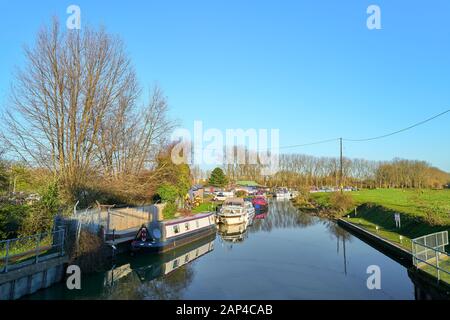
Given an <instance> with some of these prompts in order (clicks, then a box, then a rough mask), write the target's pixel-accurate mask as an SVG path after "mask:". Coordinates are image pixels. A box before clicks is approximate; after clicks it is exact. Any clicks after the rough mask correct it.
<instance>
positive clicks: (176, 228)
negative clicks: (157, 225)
mask: <svg viewBox="0 0 450 320" xmlns="http://www.w3.org/2000/svg"><path fill="white" fill-rule="evenodd" d="M173 232H174V233H179V232H180V228H179V226H178V225H177V224H176V225H174V226H173Z"/></svg>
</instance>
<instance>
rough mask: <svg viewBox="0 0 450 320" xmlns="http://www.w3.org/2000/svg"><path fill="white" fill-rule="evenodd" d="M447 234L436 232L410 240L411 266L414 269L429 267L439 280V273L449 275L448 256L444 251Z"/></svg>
mask: <svg viewBox="0 0 450 320" xmlns="http://www.w3.org/2000/svg"><path fill="white" fill-rule="evenodd" d="M446 245H448V232H447V231H442V232H436V233H433V234H429V235H426V236H423V237H419V238H416V239H413V240H412V256H413V264H414V266H415V267H416V268H423V267H425V266H430V267H432V268H433V269H434V271H435V272H436V276H437V278H438V280H441V272H444V273H446V274H447V275H450V254H449V253H447V252H446V251H445V246H446Z"/></svg>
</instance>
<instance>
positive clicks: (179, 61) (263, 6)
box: [0, 0, 450, 171]
mask: <svg viewBox="0 0 450 320" xmlns="http://www.w3.org/2000/svg"><path fill="white" fill-rule="evenodd" d="M71 4H76V5H79V6H80V7H81V17H82V25H83V24H86V23H89V24H90V25H93V26H99V25H103V26H105V27H106V29H107V30H108V31H109V32H111V33H114V34H118V35H120V37H121V38H122V39H123V40H124V41H125V43H126V45H127V51H128V53H129V55H130V56H131V58H132V60H133V63H134V66H135V68H136V70H137V72H138V76H139V80H140V81H141V84H142V85H143V86H144V87H145V86H150V85H152V84H153V83H154V82H158V83H159V84H160V85H161V87H162V88H163V89H164V90H165V93H166V95H167V96H168V98H169V102H170V106H171V112H172V114H173V116H175V117H177V118H179V119H180V120H181V124H182V126H183V127H186V128H189V129H190V128H192V126H193V122H194V120H202V121H203V122H204V126H205V127H206V128H219V129H222V130H225V129H227V128H243V129H246V128H256V129H258V128H267V129H271V128H279V129H280V137H281V142H280V144H281V145H292V144H302V143H308V142H311V141H316V140H322V139H329V138H335V137H336V138H337V137H341V136H342V137H344V138H356V139H357V138H365V137H370V136H374V135H381V134H384V133H387V132H390V131H395V130H397V129H401V128H402V127H406V126H408V125H411V124H413V123H415V122H418V121H420V120H423V119H425V118H428V117H430V116H432V115H434V114H437V113H439V112H442V111H444V110H446V109H449V108H450V23H449V22H448V21H449V18H448V17H449V15H450V2H449V1H448V0H430V1H403V0H397V1H375V0H373V1H364V0H341V1H336V0H315V1H298V0H297V1H275V0H272V1H261V0H247V1H242V0H226V1H225V0H207V1H171V0H164V1H162V0H158V1H156V0H150V1H148V0H147V1H121V2H119V1H79V0H73V1H60V0H59V1H57V0H53V1H33V2H31V1H21V0H20V1H19V0H18V1H5V0H1V1H0V12H1V13H2V15H1V17H0V43H1V50H0V70H1V72H0V106H2V107H3V106H4V105H5V104H6V103H7V96H8V92H9V86H10V83H11V80H12V72H13V70H14V68H15V67H16V66H20V65H21V64H22V63H23V54H22V47H23V45H24V44H32V43H33V39H34V37H35V35H36V32H37V31H38V29H39V28H40V27H41V26H42V25H44V24H49V23H50V21H51V18H52V16H54V15H56V16H58V17H59V18H60V20H61V22H64V23H65V20H66V18H67V17H68V15H67V14H66V8H67V7H68V6H69V5H71ZM370 4H377V5H379V6H380V8H381V24H382V29H381V30H368V29H367V27H366V19H367V16H368V15H367V14H366V9H367V7H368V6H369V5H370ZM449 124H450V114H447V115H446V116H444V117H442V118H439V119H437V120H435V121H433V122H432V123H428V124H426V125H424V126H421V127H418V128H416V129H414V130H412V131H408V132H405V133H402V134H399V135H396V136H392V137H389V138H387V139H383V140H377V141H373V142H364V143H350V142H349V143H346V144H345V149H344V152H345V155H346V156H348V157H359V158H366V159H371V160H389V159H392V158H393V157H403V158H410V159H421V160H426V161H429V162H430V163H432V164H433V165H435V166H438V167H440V168H442V169H445V170H447V171H450V125H449ZM289 152H300V153H306V154H312V155H318V156H321V155H324V156H337V155H338V145H337V144H336V143H331V144H324V145H316V146H310V147H303V148H297V149H290V150H289Z"/></svg>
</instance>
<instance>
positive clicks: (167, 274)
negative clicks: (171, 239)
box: [102, 234, 216, 300]
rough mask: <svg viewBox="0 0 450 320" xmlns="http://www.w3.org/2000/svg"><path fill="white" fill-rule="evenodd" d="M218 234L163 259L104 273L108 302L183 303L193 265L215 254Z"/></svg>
mask: <svg viewBox="0 0 450 320" xmlns="http://www.w3.org/2000/svg"><path fill="white" fill-rule="evenodd" d="M215 237H216V236H215V234H212V235H210V236H207V237H205V238H203V239H201V240H199V241H196V242H193V243H191V244H189V245H186V246H183V247H181V248H179V249H175V250H172V251H170V252H168V253H165V254H161V255H154V254H147V255H139V256H137V257H135V258H134V259H131V261H130V262H129V263H126V264H124V265H122V266H117V265H115V266H114V267H113V268H112V269H111V270H110V271H108V272H106V273H105V282H104V288H105V294H104V296H103V297H102V298H105V299H133V300H136V299H137V300H142V299H181V298H182V296H181V294H182V293H183V291H184V289H186V288H187V287H188V286H189V284H190V283H191V282H192V278H193V276H194V270H193V269H192V264H191V263H192V262H194V261H195V260H196V259H198V258H200V257H202V256H204V255H206V254H208V253H210V252H211V251H213V250H214V240H215Z"/></svg>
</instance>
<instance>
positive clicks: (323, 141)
mask: <svg viewBox="0 0 450 320" xmlns="http://www.w3.org/2000/svg"><path fill="white" fill-rule="evenodd" d="M338 140H339V138H334V139H327V140H321V141H315V142H310V143H304V144H295V145H290V146H281V147H280V148H279V149H289V148H297V147H307V146H313V145H316V144H322V143H328V142H334V141H338Z"/></svg>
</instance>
